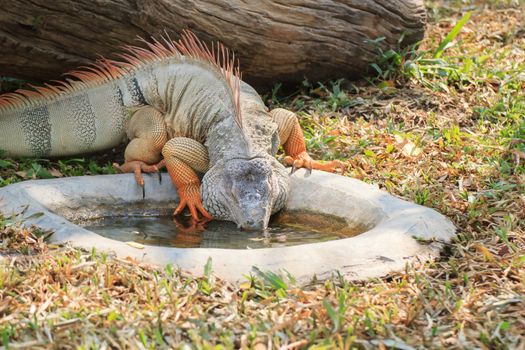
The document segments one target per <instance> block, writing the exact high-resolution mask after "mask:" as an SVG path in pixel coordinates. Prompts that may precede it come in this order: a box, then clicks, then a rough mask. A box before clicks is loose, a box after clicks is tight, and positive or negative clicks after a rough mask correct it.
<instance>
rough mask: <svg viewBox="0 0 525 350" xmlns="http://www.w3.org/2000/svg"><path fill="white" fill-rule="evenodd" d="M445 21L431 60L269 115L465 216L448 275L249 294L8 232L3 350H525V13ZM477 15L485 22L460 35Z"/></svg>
mask: <svg viewBox="0 0 525 350" xmlns="http://www.w3.org/2000/svg"><path fill="white" fill-rule="evenodd" d="M520 6H521V7H520ZM428 7H429V12H430V14H431V23H430V25H429V27H428V32H427V36H426V38H425V39H424V40H423V42H422V43H421V45H420V47H419V48H418V49H417V50H416V48H415V47H412V48H407V49H401V48H399V49H396V50H393V51H392V52H384V53H381V52H380V53H379V56H378V60H377V61H376V62H375V64H376V65H377V67H374V66H371V67H370V72H371V74H372V75H371V76H370V77H369V78H368V79H367V80H364V81H359V82H348V81H345V80H341V79H340V80H336V81H332V82H323V83H313V82H309V81H307V80H305V81H304V82H303V84H302V85H301V86H299V87H298V88H297V91H295V92H294V93H291V94H287V95H285V94H283V93H282V90H281V88H280V86H279V85H276V87H275V88H274V89H273V91H272V92H271V93H269V94H268V95H267V96H266V97H265V99H266V101H267V102H268V104H269V105H270V106H272V107H274V106H282V107H285V108H289V109H291V110H294V111H296V112H297V113H298V114H299V116H300V121H301V124H302V125H303V128H304V132H305V136H306V139H307V145H308V148H309V150H310V151H311V152H312V154H313V155H314V156H315V157H317V158H321V159H333V158H338V159H342V160H344V161H345V162H346V164H347V166H348V170H347V172H346V173H345V175H346V176H352V177H356V178H359V179H362V180H363V181H367V182H371V183H376V184H378V185H379V186H380V187H381V188H384V189H386V190H388V191H389V192H391V193H393V194H395V195H397V196H400V197H402V198H405V199H407V200H410V201H414V202H416V203H419V204H422V205H425V206H429V207H432V208H435V209H436V210H438V211H440V212H441V213H443V214H445V215H446V216H447V217H449V218H450V219H451V220H452V221H453V222H454V224H455V225H456V227H457V228H458V237H457V239H456V240H455V241H454V242H452V243H451V244H449V245H446V247H445V249H444V252H443V254H442V256H441V257H440V258H439V259H437V260H436V261H434V262H429V263H425V264H420V265H409V266H407V267H406V270H405V271H403V272H400V273H395V274H392V275H390V276H388V277H386V278H384V279H375V280H370V281H362V282H350V281H348V280H347V279H345V277H344V276H339V275H335V276H333V278H331V279H329V280H327V281H323V282H320V281H315V282H313V283H312V284H310V285H307V286H303V285H299V284H298V283H297V282H296V281H295V280H294V278H293V276H289V275H287V274H286V273H284V275H283V276H279V275H276V274H273V273H269V272H267V271H259V272H258V273H256V274H255V275H253V276H247V277H246V281H245V282H244V283H242V284H241V285H239V286H234V285H230V284H228V283H226V282H225V281H222V280H221V279H220V278H217V277H215V276H214V274H213V262H212V261H210V262H209V263H208V264H207V265H206V266H203V276H202V277H196V276H189V275H187V274H185V273H184V272H183V271H179V270H178V269H176V268H175V267H174V266H171V265H168V266H166V267H164V268H155V267H151V266H146V265H143V264H140V263H138V262H136V261H131V260H125V259H116V258H114V257H112V256H108V255H104V254H98V253H97V251H96V250H94V251H92V252H84V251H80V250H75V249H71V248H68V247H60V246H54V245H49V244H46V243H45V242H44V241H43V237H45V236H46V234H47V233H45V232H39V231H38V230H37V229H36V228H32V229H23V228H21V227H19V226H17V224H16V223H15V221H14V220H12V219H11V218H6V217H2V218H0V254H2V256H3V257H0V341H1V342H2V344H3V345H4V346H8V344H12V348H15V346H16V345H20V344H22V345H24V344H25V345H26V347H28V348H35V347H37V346H40V347H50V348H53V347H55V348H74V349H98V348H101V347H104V346H107V347H115V348H118V347H121V348H145V349H154V348H155V349H156V348H160V349H162V348H169V347H176V346H178V347H181V348H198V349H212V348H213V349H215V348H217V349H221V348H239V347H243V348H257V349H263V348H266V347H272V348H279V347H281V346H288V347H289V348H293V347H294V346H295V347H298V348H311V349H333V348H344V349H350V348H365V349H368V348H380V349H411V348H415V349H422V348H434V349H443V348H451V349H472V348H480V349H518V348H520V347H523V346H524V344H525V337H524V334H525V324H524V323H523V319H525V307H524V306H525V299H524V295H525V238H524V237H525V211H524V210H523V208H524V207H525V197H524V193H525V171H524V170H525V168H524V163H525V93H524V91H523V89H524V88H525V76H524V75H523V74H524V73H523V72H524V71H525V54H524V52H525V35H523V34H520V33H521V31H520V30H521V28H522V25H523V20H522V12H523V11H525V8H524V7H523V5H522V4H520V3H518V2H515V1H499V2H498V1H470V0H467V1H459V0H458V1H455V0H454V1H448V2H434V1H432V2H429V3H428ZM520 11H521V12H520ZM466 12H471V13H472V14H471V17H470V19H469V20H468V21H466V22H465V23H464V24H463V26H461V30H460V31H458V33H456V34H457V35H455V36H454V37H453V36H452V35H449V34H450V33H451V32H453V30H454V27H455V26H456V23H458V22H460V21H461V19H462V18H465V17H464V16H465V13H466ZM456 28H457V27H456ZM447 35H449V37H448V38H449V39H450V40H447V39H446V38H447ZM440 47H441V49H440ZM445 48H446V49H445ZM436 56H437V57H436ZM377 68H379V69H377ZM108 162H109V160H107V159H106V158H104V157H102V158H97V157H94V158H84V159H82V160H76V159H69V160H66V159H64V160H61V161H48V160H38V161H36V160H22V161H15V160H11V159H3V160H1V161H0V176H1V177H2V180H1V184H2V185H6V184H8V183H11V182H15V181H21V180H24V179H30V178H45V177H47V176H49V175H52V176H57V175H59V173H60V176H75V175H79V174H98V173H111V172H112V169H111V167H110V166H109V163H108ZM53 169H54V170H53ZM55 171H58V173H57V172H55Z"/></svg>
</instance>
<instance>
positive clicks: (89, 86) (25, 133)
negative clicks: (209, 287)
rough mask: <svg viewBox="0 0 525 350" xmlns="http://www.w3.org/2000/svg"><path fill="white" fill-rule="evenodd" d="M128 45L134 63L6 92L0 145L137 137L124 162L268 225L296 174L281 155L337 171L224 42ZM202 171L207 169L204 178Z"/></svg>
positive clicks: (101, 66)
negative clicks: (271, 104) (310, 149)
mask: <svg viewBox="0 0 525 350" xmlns="http://www.w3.org/2000/svg"><path fill="white" fill-rule="evenodd" d="M148 46H149V48H148V49H142V48H137V47H128V48H127V53H126V54H123V55H121V57H123V58H124V60H125V61H123V62H115V61H109V60H105V59H102V60H99V61H97V62H96V63H95V64H94V65H93V66H91V67H85V68H84V69H83V70H78V71H74V72H71V73H69V75H71V76H72V77H74V78H75V79H67V80H66V81H65V82H59V83H56V84H55V85H46V87H34V89H35V90H34V91H29V90H19V91H17V92H15V93H10V94H5V95H2V96H1V97H0V149H2V150H3V151H5V152H6V153H5V154H6V155H8V156H14V157H44V156H47V157H49V156H51V157H57V156H67V155H75V154H82V153H88V152H94V151H98V150H103V149H108V148H111V147H114V146H116V145H118V144H120V143H121V142H122V141H123V140H125V139H126V138H128V139H129V140H130V142H129V144H128V145H127V148H126V151H125V163H124V164H123V165H122V166H120V167H119V168H120V169H121V170H122V171H125V172H135V174H136V178H137V182H138V183H139V184H140V185H142V186H143V180H142V176H141V172H154V171H158V169H159V168H161V167H163V166H164V165H165V166H166V167H167V169H168V173H169V175H170V177H171V179H172V181H173V183H174V184H175V186H176V188H177V191H178V193H179V197H180V203H179V206H178V207H177V209H176V211H175V213H179V212H180V211H181V210H182V209H184V208H185V207H186V206H187V207H189V209H190V211H191V214H192V216H193V217H194V218H195V219H198V217H199V215H198V212H200V213H201V214H202V215H203V216H204V217H207V218H211V217H212V216H213V217H214V218H216V219H222V220H232V221H235V222H236V223H237V224H238V225H239V227H242V228H247V229H263V228H266V226H267V224H268V220H269V217H270V215H271V214H272V213H274V212H276V211H278V210H279V209H281V208H282V207H283V205H284V203H285V200H286V197H287V194H288V190H289V186H288V174H287V173H286V172H285V169H284V167H283V166H282V165H281V164H280V163H279V162H278V161H277V160H276V159H275V158H274V155H275V153H276V151H277V148H278V147H279V145H282V146H283V148H284V150H285V153H286V155H287V157H286V158H285V162H286V163H287V164H289V165H293V166H294V167H295V168H297V167H309V168H312V167H313V168H315V169H323V170H327V171H333V170H334V169H336V168H337V167H339V166H340V163H339V162H337V161H334V162H330V163H327V164H321V163H318V162H316V161H312V160H311V159H310V157H309V156H308V154H307V153H306V148H305V142H304V139H303V135H302V132H301V128H300V126H299V124H298V122H297V118H296V116H295V115H294V114H293V113H292V112H289V111H286V110H284V109H275V110H272V111H270V112H268V110H267V108H266V107H265V106H264V104H263V102H262V101H261V99H260V97H259V95H258V94H257V93H256V92H255V90H254V89H253V88H251V87H250V86H249V85H247V84H245V83H244V82H242V81H241V80H240V74H239V70H238V67H237V66H236V65H235V62H234V59H233V57H231V58H230V54H229V53H228V51H227V50H225V49H224V47H223V46H222V45H217V46H216V47H215V49H214V48H213V47H212V49H209V48H208V47H206V46H205V45H204V44H203V43H202V42H200V41H198V39H197V38H196V37H195V36H194V35H193V33H191V32H184V33H183V35H182V38H181V40H179V41H178V42H174V41H171V40H165V41H164V42H162V43H161V42H159V41H154V42H153V43H150V44H148ZM197 173H205V175H204V178H203V181H202V185H201V183H200V180H199V177H198V176H197Z"/></svg>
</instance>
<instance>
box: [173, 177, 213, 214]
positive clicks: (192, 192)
mask: <svg viewBox="0 0 525 350" xmlns="http://www.w3.org/2000/svg"><path fill="white" fill-rule="evenodd" d="M178 193H179V197H180V203H179V205H178V206H177V208H176V209H175V211H174V212H173V216H175V215H178V214H180V213H181V212H182V211H183V210H184V208H185V207H188V209H189V210H190V213H191V217H192V218H193V219H194V220H196V221H202V220H205V221H209V220H213V217H212V216H211V215H210V214H209V213H208V212H207V211H206V209H204V207H203V205H202V199H201V195H200V186H199V185H194V184H188V185H186V186H183V187H181V188H179V189H178ZM198 213H201V215H202V217H203V219H200V218H199V215H198Z"/></svg>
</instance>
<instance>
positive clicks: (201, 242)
mask: <svg viewBox="0 0 525 350" xmlns="http://www.w3.org/2000/svg"><path fill="white" fill-rule="evenodd" d="M312 217H314V218H316V219H315V220H312ZM81 225H82V226H83V227H84V228H86V229H88V230H90V231H93V232H95V233H98V234H100V235H101V236H104V237H107V238H110V239H114V240H118V241H123V242H130V241H133V242H136V243H141V244H145V245H157V246H168V247H179V248H197V247H201V248H229V249H257V248H272V247H283V246H292V245H299V244H308V243H317V242H324V241H330V240H335V239H341V238H346V237H349V236H351V235H354V234H356V233H359V232H358V231H362V230H358V229H356V230H341V222H339V221H338V220H334V218H330V217H326V216H321V217H320V216H319V215H307V216H305V215H299V216H297V215H294V214H292V215H291V216H290V214H283V215H278V216H276V217H274V218H273V219H272V221H271V223H270V227H269V228H268V229H267V230H266V231H264V232H251V231H241V230H239V229H238V228H237V226H236V225H235V224H234V223H231V222H226V221H211V222H209V223H207V224H205V226H204V227H201V228H197V227H193V228H192V227H191V221H190V219H189V218H179V223H178V225H176V224H175V223H174V221H173V219H172V217H171V216H109V217H101V218H97V219H91V220H86V221H84V222H82V223H81ZM344 226H345V227H346V226H347V225H344Z"/></svg>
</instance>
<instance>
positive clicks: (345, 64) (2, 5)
mask: <svg viewBox="0 0 525 350" xmlns="http://www.w3.org/2000/svg"><path fill="white" fill-rule="evenodd" d="M425 20H426V14H425V8H424V5H423V0H273V1H270V0H264V1H250V0H147V1H146V0H53V1H49V0H0V49H1V52H2V54H1V55H0V76H9V77H16V78H22V79H28V80H32V81H45V80H50V79H59V77H60V75H61V74H62V73H64V72H66V71H68V70H70V69H73V68H76V67H78V66H81V65H85V64H86V63H88V62H90V61H91V60H92V59H94V58H97V57H98V55H103V56H105V57H108V58H112V57H113V58H114V57H115V56H114V53H118V52H119V51H121V50H120V49H119V47H120V46H122V45H126V44H132V45H141V43H140V42H138V41H137V36H141V37H143V38H149V37H151V36H155V37H159V36H160V35H162V34H163V33H164V32H165V31H166V32H167V33H169V34H170V36H171V37H172V38H174V37H175V38H176V37H177V33H179V32H180V31H181V30H182V29H185V28H189V29H191V30H193V31H194V32H195V34H197V36H198V37H199V38H201V39H203V40H204V41H206V42H210V41H212V40H213V41H221V42H222V43H224V44H225V45H226V46H227V47H229V48H231V49H233V50H234V51H235V53H236V55H237V57H238V58H239V59H240V62H241V70H242V72H243V77H244V80H246V81H248V82H250V83H252V84H254V85H256V86H263V85H264V86H268V85H269V84H273V83H276V82H285V83H288V82H292V83H297V82H300V81H302V80H303V79H304V78H305V77H307V78H308V79H310V80H312V81H318V80H326V79H333V78H341V77H346V78H355V77H359V76H361V75H363V73H364V72H365V71H366V69H367V67H368V64H369V63H370V61H372V60H373V59H374V57H375V56H376V54H377V52H376V48H374V46H373V45H371V44H370V43H367V40H373V39H377V38H379V37H384V38H385V39H384V40H383V41H381V45H382V46H383V48H386V47H391V48H394V47H396V45H397V42H398V40H399V39H400V37H401V35H402V34H404V41H403V43H404V44H412V43H415V42H417V41H418V40H420V39H422V37H423V33H424V27H425Z"/></svg>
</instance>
